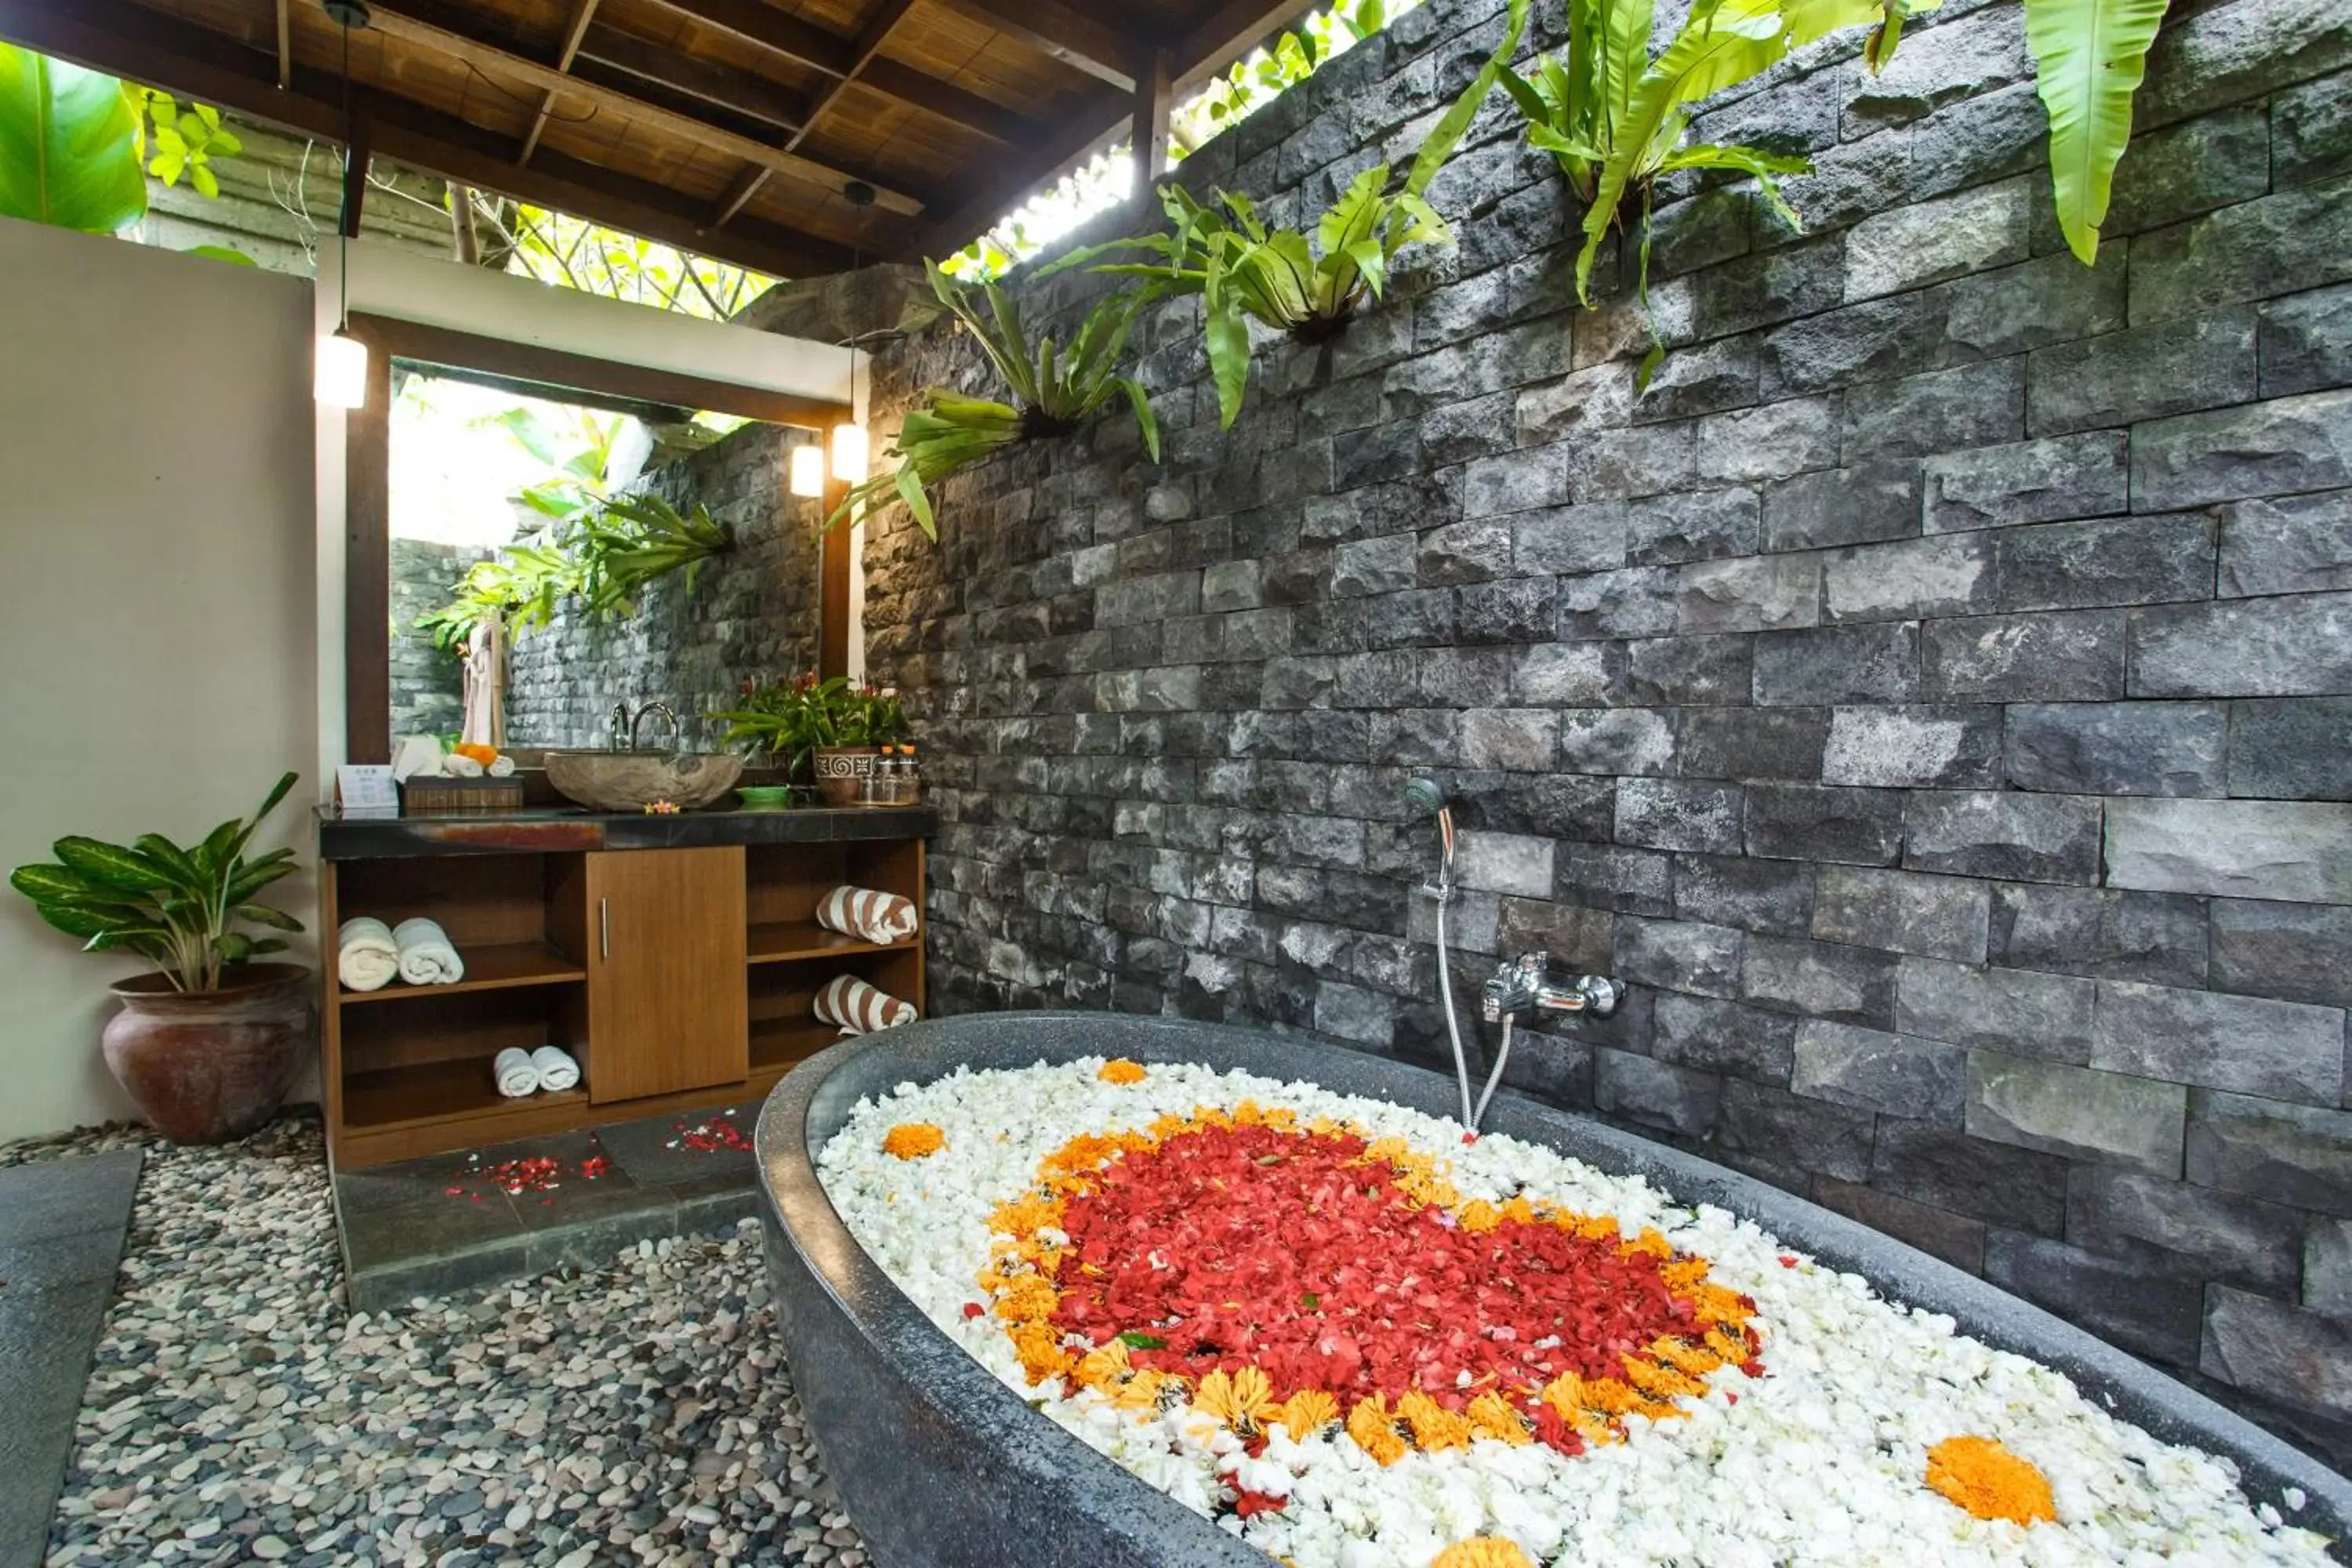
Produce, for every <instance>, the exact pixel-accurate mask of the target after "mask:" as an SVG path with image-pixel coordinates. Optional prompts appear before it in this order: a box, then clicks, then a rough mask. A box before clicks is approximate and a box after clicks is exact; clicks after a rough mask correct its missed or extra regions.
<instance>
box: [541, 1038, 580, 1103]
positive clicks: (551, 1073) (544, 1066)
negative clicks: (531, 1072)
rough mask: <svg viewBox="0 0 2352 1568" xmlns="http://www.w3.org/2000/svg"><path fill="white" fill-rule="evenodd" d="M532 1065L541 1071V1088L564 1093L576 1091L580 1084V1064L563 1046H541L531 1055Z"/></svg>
mask: <svg viewBox="0 0 2352 1568" xmlns="http://www.w3.org/2000/svg"><path fill="white" fill-rule="evenodd" d="M530 1065H531V1066H532V1067H535V1068H538V1069H539V1087H540V1088H541V1089H551V1090H553V1091H555V1092H556V1093H559V1094H560V1093H562V1091H563V1090H565V1089H576V1088H578V1087H579V1083H580V1064H579V1063H578V1062H576V1061H574V1060H572V1053H571V1052H570V1051H567V1050H565V1049H564V1048H563V1047H562V1046H541V1047H539V1049H537V1050H535V1051H533V1052H531V1053H530Z"/></svg>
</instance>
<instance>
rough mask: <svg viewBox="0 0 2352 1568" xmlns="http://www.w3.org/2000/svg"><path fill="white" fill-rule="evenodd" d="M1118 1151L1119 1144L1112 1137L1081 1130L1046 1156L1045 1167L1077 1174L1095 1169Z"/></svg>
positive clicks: (1050, 1169)
mask: <svg viewBox="0 0 2352 1568" xmlns="http://www.w3.org/2000/svg"><path fill="white" fill-rule="evenodd" d="M1116 1153H1118V1143H1117V1142H1114V1141H1112V1140H1111V1139H1108V1138H1106V1137H1104V1136H1103V1135H1102V1134H1101V1133H1099V1132H1081V1133H1079V1134H1078V1135H1077V1136H1076V1137H1075V1138H1073V1139H1071V1140H1070V1141H1069V1142H1066V1143H1065V1144H1063V1145H1062V1146H1061V1147H1060V1148H1059V1149H1056V1150H1055V1151H1054V1152H1052V1153H1051V1154H1048V1155H1046V1156H1045V1169H1047V1170H1049V1171H1060V1172H1063V1173H1066V1174H1075V1173H1077V1172H1080V1171H1090V1170H1092V1169H1094V1168H1095V1167H1096V1166H1097V1165H1099V1164H1101V1163H1103V1162H1104V1161H1105V1160H1108V1159H1109V1158H1110V1157H1111V1156H1112V1155H1113V1154H1116Z"/></svg>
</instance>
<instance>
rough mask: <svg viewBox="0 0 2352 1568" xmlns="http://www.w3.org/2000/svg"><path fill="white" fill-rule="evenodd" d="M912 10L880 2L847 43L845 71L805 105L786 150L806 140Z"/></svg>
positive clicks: (903, 3)
mask: <svg viewBox="0 0 2352 1568" xmlns="http://www.w3.org/2000/svg"><path fill="white" fill-rule="evenodd" d="M914 8H915V0H882V9H880V10H879V11H877V12H876V13H875V14H874V16H873V17H872V19H871V20H869V21H868V22H867V23H866V26H863V27H861V28H859V29H858V32H857V37H855V38H852V39H851V40H850V42H849V68H848V69H847V70H845V71H843V72H842V73H841V74H840V75H839V76H837V77H835V79H834V81H833V85H832V86H831V87H828V88H826V89H824V91H823V92H821V93H819V94H817V98H816V101H815V102H814V103H813V104H811V105H809V112H808V119H807V120H806V121H804V122H803V124H802V126H801V128H800V129H799V130H798V131H795V132H793V139H792V140H791V141H790V142H786V143H785V145H786V146H787V147H794V148H797V147H798V146H799V145H800V144H801V143H802V142H805V141H807V140H808V133H809V132H810V131H811V130H812V129H814V126H815V125H816V122H817V121H820V120H822V119H824V114H825V110H829V109H831V108H832V107H833V106H834V105H835V104H836V103H839V102H840V101H841V95H842V93H843V92H844V91H845V90H846V89H848V87H849V84H850V83H851V82H853V81H856V79H857V73H858V72H860V71H862V70H864V69H865V68H866V67H867V66H868V65H869V64H871V63H872V62H873V59H874V57H875V56H876V55H877V54H878V53H879V52H881V48H882V46H883V44H884V43H885V42H886V41H887V40H888V38H889V37H890V29H891V28H893V27H895V26H898V24H899V23H900V22H901V21H904V20H905V19H906V16H907V13H908V12H909V11H911V10H913V9H914Z"/></svg>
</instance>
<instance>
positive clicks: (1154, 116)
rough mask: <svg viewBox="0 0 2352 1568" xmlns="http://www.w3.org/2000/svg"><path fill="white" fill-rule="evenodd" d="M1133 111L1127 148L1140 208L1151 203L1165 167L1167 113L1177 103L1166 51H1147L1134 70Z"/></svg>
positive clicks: (1170, 56) (1173, 72)
mask: <svg viewBox="0 0 2352 1568" xmlns="http://www.w3.org/2000/svg"><path fill="white" fill-rule="evenodd" d="M1136 75H1137V79H1136V83H1135V108H1134V112H1133V114H1132V115H1131V117H1130V118H1129V124H1128V142H1127V144H1128V146H1129V148H1130V149H1132V150H1133V152H1134V155H1135V187H1134V195H1133V198H1132V199H1133V200H1134V202H1135V205H1137V206H1138V207H1139V208H1142V207H1147V205H1148V204H1149V203H1150V200H1151V187H1152V186H1153V184H1156V183H1158V181H1159V179H1160V172H1161V171H1162V170H1164V169H1165V168H1167V166H1168V123H1169V111H1170V110H1171V109H1172V108H1173V107H1174V105H1175V100H1176V83H1175V76H1176V57H1175V56H1174V55H1173V54H1171V53H1170V52H1169V51H1168V50H1166V49H1147V50H1145V51H1144V54H1143V58H1142V59H1141V60H1140V61H1139V62H1138V64H1137V66H1136Z"/></svg>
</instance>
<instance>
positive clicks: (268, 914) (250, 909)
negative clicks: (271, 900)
mask: <svg viewBox="0 0 2352 1568" xmlns="http://www.w3.org/2000/svg"><path fill="white" fill-rule="evenodd" d="M236 918H237V919H239V920H243V921H252V922H253V923H254V924H255V925H257V926H268V927H269V928H270V929H271V930H272V931H300V930H301V929H302V922H301V921H298V920H296V919H295V918H294V917H293V916H292V915H289V914H288V913H287V912H286V911H285V910H273V909H271V908H270V907H269V906H268V904H239V905H237V906H236Z"/></svg>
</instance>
